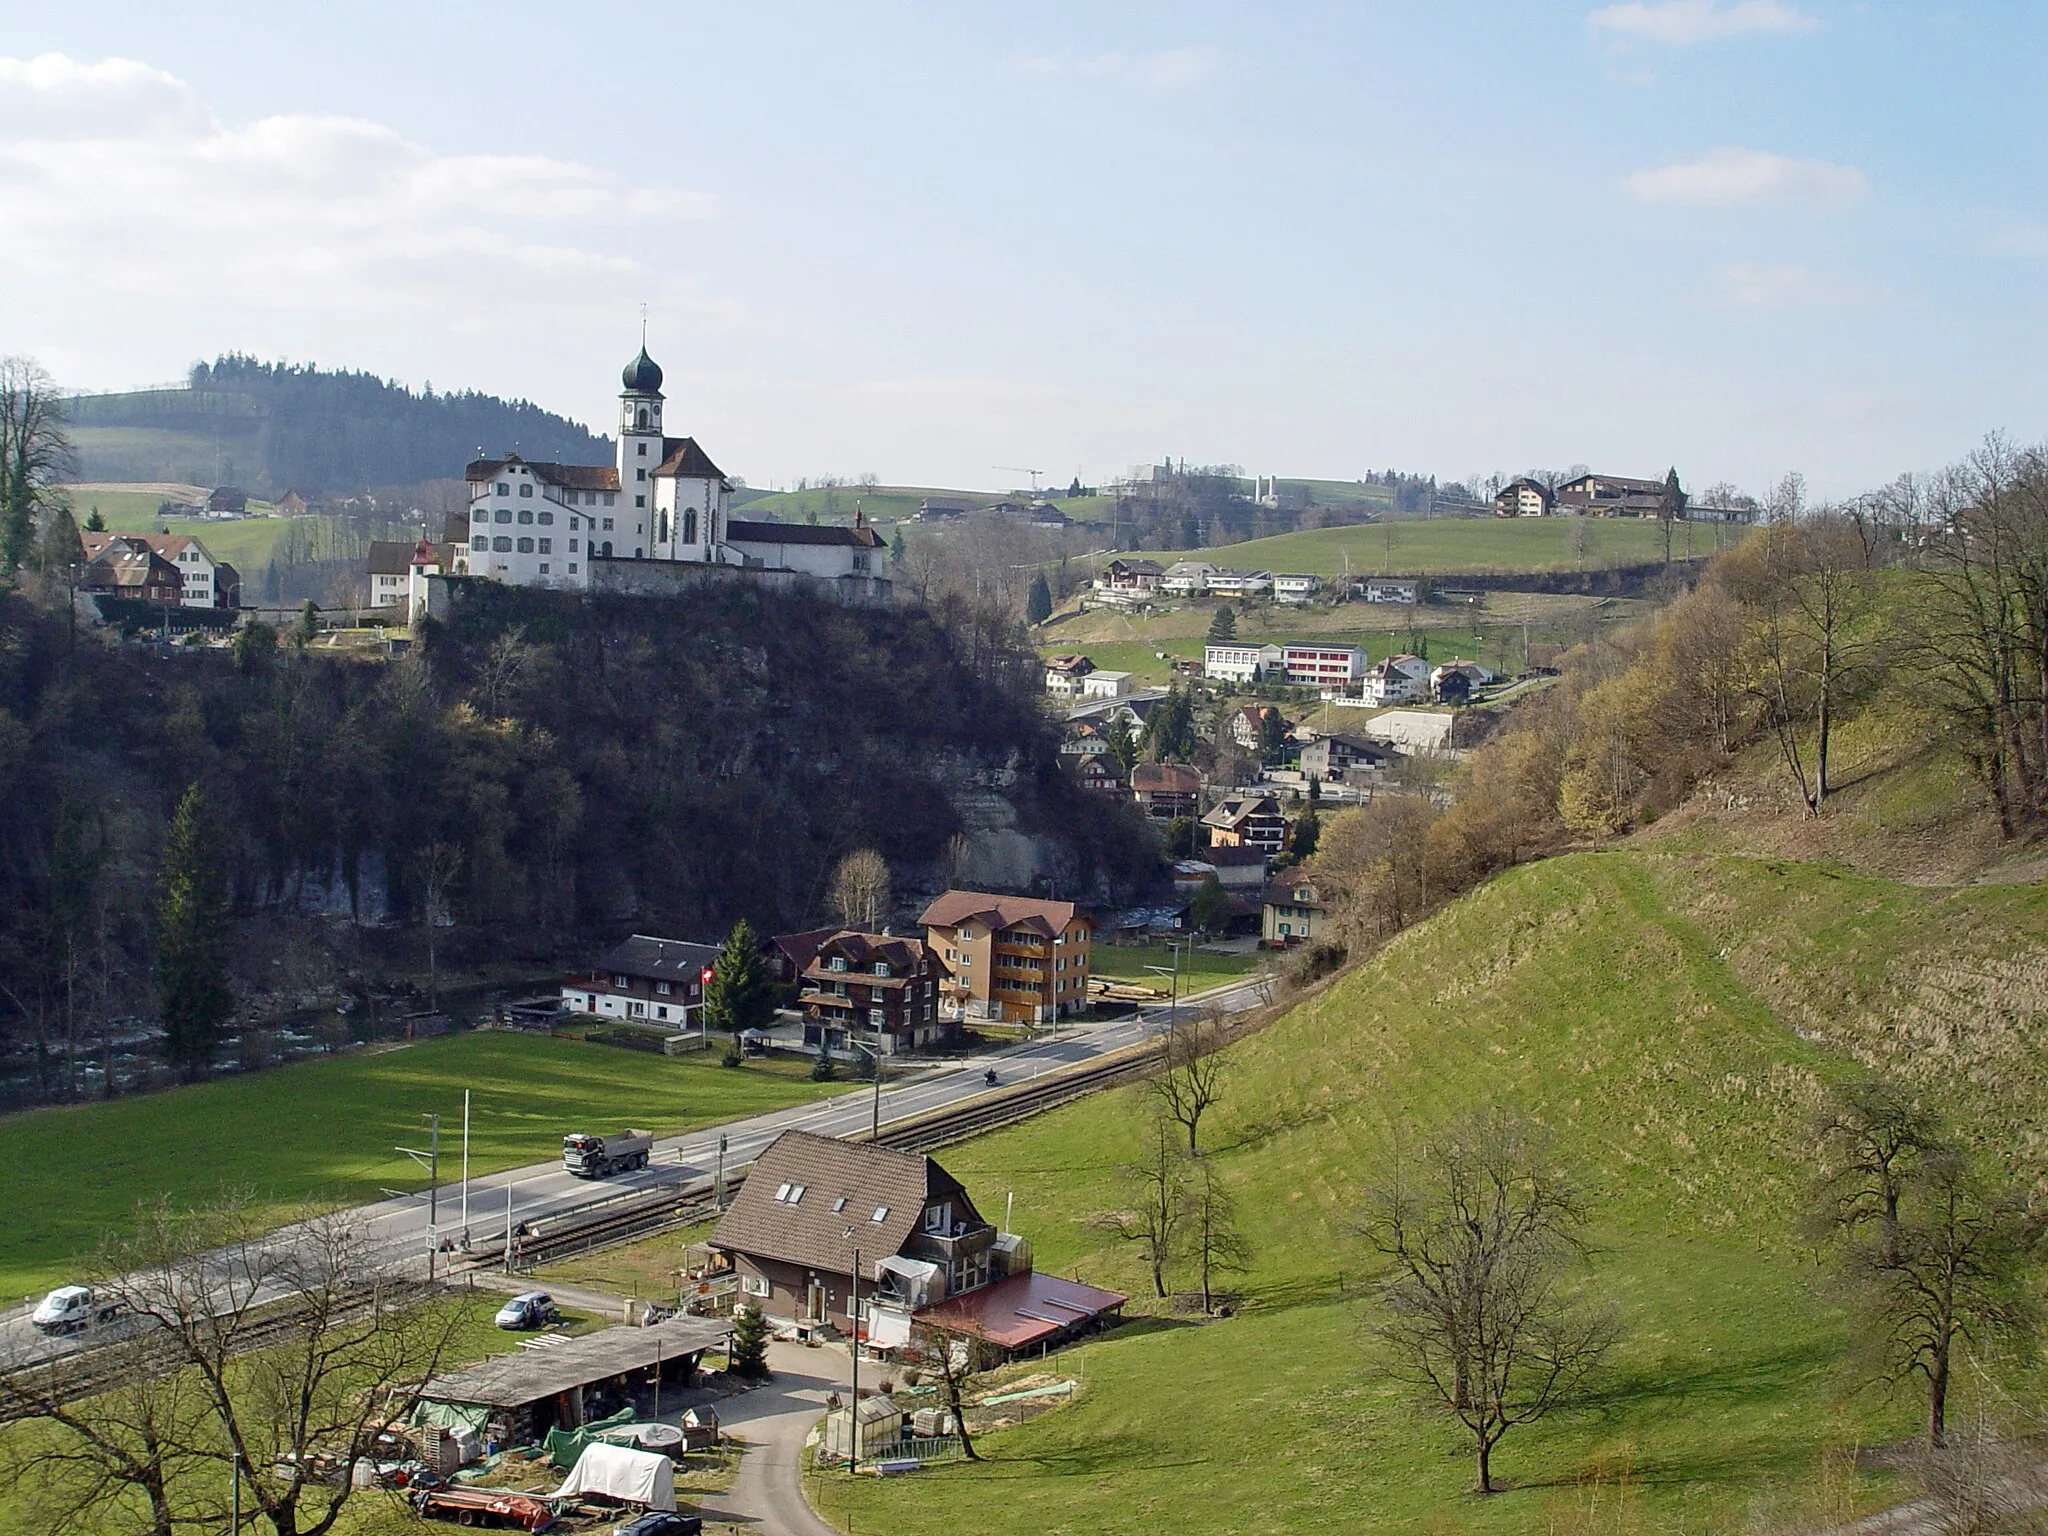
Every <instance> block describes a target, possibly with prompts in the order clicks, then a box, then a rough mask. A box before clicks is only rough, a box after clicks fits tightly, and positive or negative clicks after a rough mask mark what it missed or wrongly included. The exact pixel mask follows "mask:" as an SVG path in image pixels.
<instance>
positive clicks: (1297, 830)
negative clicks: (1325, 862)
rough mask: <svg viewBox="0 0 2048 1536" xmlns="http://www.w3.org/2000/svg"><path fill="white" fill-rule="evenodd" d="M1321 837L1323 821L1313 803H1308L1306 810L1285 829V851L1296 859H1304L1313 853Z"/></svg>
mask: <svg viewBox="0 0 2048 1536" xmlns="http://www.w3.org/2000/svg"><path fill="white" fill-rule="evenodd" d="M1322 837H1323V819H1322V818H1321V817H1320V816H1318V815H1317V814H1316V807H1315V802H1314V801H1310V802H1309V807H1308V809H1307V810H1305V811H1303V812H1302V813H1301V815H1300V816H1299V817H1298V818H1296V820H1295V822H1294V825H1293V826H1291V827H1289V828H1288V829H1287V851H1288V852H1289V853H1291V854H1293V855H1294V856H1295V858H1297V859H1306V858H1308V857H1310V856H1311V855H1313V854H1314V853H1315V851H1316V844H1317V843H1319V842H1321V841H1322Z"/></svg>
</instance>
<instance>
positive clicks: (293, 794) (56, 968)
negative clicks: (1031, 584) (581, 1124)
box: [0, 576, 1156, 1098]
mask: <svg viewBox="0 0 2048 1536" xmlns="http://www.w3.org/2000/svg"><path fill="white" fill-rule="evenodd" d="M1035 679H1036V673H1035V663H1034V661H1033V660H1032V658H1031V655H1030V653H1029V651H1028V650H1026V649H1025V648H1024V646H1023V644H1022V636H1021V632H1020V630H1019V627H1018V626H1017V624H1016V622H1015V620H1014V619H1013V618H1011V617H1009V616H1008V615H1007V614H1006V613H1004V612H1002V611H1000V610H999V609H996V608H994V607H988V608H984V609H979V610H977V609H975V608H973V607H972V606H971V605H969V604H966V603H963V602H961V601H959V600H957V599H949V600H945V601H941V602H939V603H937V604H935V605H934V606H933V608H932V609H931V610H929V611H927V610H922V609H919V610H911V609H903V610H896V611H890V612H865V611H853V610H848V609H842V608H837V607H831V606H825V605H817V604H812V603H808V602H806V601H804V600H802V599H801V598H798V597H792V596H787V595H782V594H776V593H771V592H766V591H761V590H758V589H755V588H752V587H744V586H734V587H731V588H725V589H718V590H715V591H706V592H704V593H701V594H699V595H696V596H693V597H690V598H687V599H681V600H676V601H672V602H661V603H654V602H647V601H641V600H632V599H616V600H611V601H605V600H602V599H600V600H594V601H592V600H584V599H581V598H578V597H574V596H569V595H564V594H553V593H544V592H538V591H525V590H522V589H515V588H500V587H496V586H491V585H487V584H482V583H479V584H477V587H476V589H475V590H474V591H473V593H472V595H471V598H470V600H469V601H468V602H467V603H466V604H464V605H463V606H461V607H460V608H459V609H458V610H457V612H456V614H455V616H454V617H453V618H452V619H451V620H450V621H449V622H448V623H447V624H445V625H440V624H436V623H434V622H433V621H427V622H425V623H423V624H422V626H421V633H420V634H419V637H418V642H417V644H416V646H415V648H414V649H412V650H411V651H409V652H407V653H404V654H401V655H399V656H396V657H394V658H392V659H390V660H388V661H360V660H347V659H342V658H338V657H330V656H323V655H320V654H318V653H316V652H314V651H312V650H310V649H307V648H306V647H305V646H304V645H303V644H302V643H300V640H299V637H298V636H296V635H293V634H285V635H278V634H276V633H275V632H273V631H272V630H270V629H268V628H266V627H263V626H250V627H248V628H245V629H244V631H242V633H241V636H240V637H239V638H238V641H237V643H236V645H235V646H234V648H233V650H232V651H229V650H226V649H220V648H206V647H182V646H169V647H158V646H154V645H150V644H147V643H136V642H112V641H110V640H108V639H107V638H106V637H105V636H104V635H103V634H100V633H94V632H90V631H83V630H80V629H79V628H77V627H76V626H74V625H73V624H72V623H71V622H70V621H69V619H68V618H67V615H66V613H65V611H64V609H63V607H62V605H61V603H60V602H58V601H55V600H49V601H45V600H41V599H39V598H38V596H37V594H36V578H34V577H30V576H25V584H24V587H23V588H22V589H21V590H19V591H17V592H15V593H13V594H9V595H7V596H6V597H4V598H0V805H4V807H5V815H4V820H0V825H4V830H0V838H4V840H5V858H4V859H0V977H4V978H6V982H5V986H4V988H0V1008H4V1017H0V1030H4V1032H5V1035H6V1037H7V1044H8V1046H9V1048H10V1051H11V1052H12V1053H13V1054H14V1055H15V1057H16V1059H17V1061H19V1060H20V1059H21V1058H22V1057H27V1058H28V1059H29V1060H30V1061H32V1062H33V1063H34V1067H33V1072H32V1074H31V1077H32V1080H33V1083H34V1088H33V1094H32V1096H40V1097H45V1098H54V1097H63V1096H66V1095H67V1094H70V1093H72V1092H73V1091H75V1090H76V1087H77V1083H78V1078H77V1076H76V1073H75V1071H74V1070H73V1067H74V1066H75V1063H76V1060H77V1058H78V1057H79V1055H80V1054H81V1053H82V1054H83V1055H84V1056H85V1057H86V1058H87V1060H90V1059H91V1058H92V1056H93V1054H94V1051H95V1049H96V1045H95V1042H99V1041H102V1040H103V1039H104V1038H105V1037H106V1036H107V1034H108V1033H109V1032H110V1031H114V1032H118V1031H119V1030H120V1029H122V1028H132V1024H124V1023H123V1022H122V1021H124V1020H126V1021H133V1020H147V1019H150V1018H153V1017H154V1016H155V1008H156V991H155V989H156V984H157V983H156V977H155V974H154V973H155V967H156V949H157V944H158V941H159V933H158V918H159V916H160V913H161V910H162V909H163V903H164V899H165V898H164V890H163V887H164V882H163V881H162V880H160V877H159V868H158V862H159V856H160V851H161V849H162V848H163V846H164V842H165V838H166V831H167V827H169V826H170V824H171V819H172V815H173V812H174V811H175V810H177V809H178V808H179V806H180V803H181V802H182V801H183V800H184V799H185V797H186V795H187V793H188V791H189V790H190V789H191V787H192V786H194V785H197V786H198V787H199V789H200V791H201V797H202V799H203V802H204V819H205V826H206V827H207V828H208V829H209V830H208V831H207V832H206V833H205V834H204V836H201V837H196V838H195V837H192V836H190V835H189V829H185V830H184V831H183V832H181V835H182V836H184V837H185V840H186V842H187V843H189V844H190V845H192V846H195V847H201V848H204V849H205V850H208V851H209V853H210V856H211V857H212V858H213V859H215V860H217V865H218V869H219V872H220V887H221V889H222V890H224V891H225V893H226V898H225V899H226V902H227V904H228V908H229V910H228V911H227V913H226V914H224V921H225V923H226V925H227V932H226V934H225V935H224V936H223V939H222V943H223V945H224V947H225V950H226V953H227V956H228V962H229V968H230V971H231V973H232V986H233V990H234V993H235V997H236V1002H237V1007H238V1013H239V1016H240V1017H242V1018H245V1019H256V1018H261V1017H263V1016H264V1015H265V1012H266V1010H267V1011H269V1012H271V1013H275V1012H277V1011H279V1010H283V1009H287V1008H289V1007H290V1006H293V1005H294V1000H296V999H302V998H305V997H311V996H321V995H328V996H331V995H333V994H334V993H335V992H336V991H337V990H349V989H351V988H354V989H357V990H360V989H362V988H364V987H374V986H377V985H380V984H386V985H388V984H389V983H390V982H391V981H392V980H393V979H394V978H396V977H411V978H416V977H419V976H420V975H421V974H422V973H425V972H427V971H428V970H429V967H430V966H431V965H439V966H441V967H443V968H447V967H451V966H454V967H467V968H469V970H470V972H471V974H472V975H475V974H492V975H501V976H502V975H515V976H516V975H521V974H524V975H526V976H528V977H535V978H545V977H547V976H548V975H550V974H551V973H552V974H559V973H560V972H561V971H563V970H566V969H569V968H571V967H572V966H573V965H575V964H580V963H583V962H584V961H585V960H586V959H587V957H588V956H589V955H590V954H591V953H593V952H595V950H596V948H598V947H601V946H603V945H605V944H608V943H609V942H612V941H614V940H616V939H617V938H619V937H621V936H623V935H624V934H625V933H627V932H630V931H642V932H656V933H666V934H673V935H675V936H677V937H687V938H694V939H714V940H715V939H716V938H717V937H719V936H720V935H722V934H723V933H724V932H725V931H726V930H727V929H728V928H729V927H730V926H731V925H732V923H733V922H734V921H735V920H736V919H738V918H740V917H745V918H747V919H748V920H749V921H750V922H751V923H752V924H753V925H754V927H755V928H756V930H757V931H759V932H762V933H780V932H786V931H789V930H790V929H792V928H799V927H806V926H811V925H813V924H815V923H816V922H819V921H823V920H825V912H826V906H827V897H828V890H827V887H828V884H829V879H830V872H831V869H832V867H833V865H834V863H835V861H837V860H838V859H839V858H840V857H841V856H843V855H844V854H846V853H847V852H848V851H850V850H852V849H857V848H873V849H876V850H878V851H879V852H880V853H881V854H882V856H883V857H884V858H885V859H887V860H888V861H889V862H890V863H891V864H892V865H893V866H895V868H896V870H897V872H898V890H899V892H902V893H905V894H906V895H912V896H914V895H915V893H917V892H918V891H920V890H921V889H924V888H926V887H929V886H932V885H935V884H939V883H943V881H944V880H945V878H946V860H947V858H948V851H949V845H951V846H953V847H955V848H957V846H958V845H956V844H955V843H954V840H955V838H956V837H957V836H959V835H961V834H962V833H963V832H964V833H966V834H967V835H968V836H969V837H970V839H971V836H972V833H973V831H974V827H973V826H971V825H968V824H967V823H964V822H963V818H962V811H961V806H962V805H963V804H969V803H973V802H975V801H977V800H979V801H980V802H982V804H983V805H984V807H985V803H986V800H987V798H988V797H989V796H990V795H995V796H998V797H1000V799H1001V801H1002V802H1003V803H1004V805H1005V806H1006V807H1007V811H1006V813H1005V814H1006V815H1010V816H1013V817H1014V822H1015V826H1016V828H1017V830H1019V831H1021V832H1023V833H1025V834H1026V835H1029V836H1033V837H1036V838H1038V839H1039V840H1040V844H1041V847H1042V848H1044V849H1045V850H1046V852H1045V854H1044V856H1043V857H1042V859H1041V867H1042V869H1043V870H1045V871H1047V873H1046V875H1045V877H1044V883H1046V884H1047V885H1048V887H1052V886H1057V888H1058V889H1057V893H1058V894H1061V895H1070V896H1071V895H1088V896H1096V897H1100V898H1103V899H1114V898H1118V897H1121V896H1123V895H1125V894H1127V893H1128V892H1130V891H1132V890H1133V889H1134V888H1135V887H1136V886H1137V885H1138V884H1140V883H1142V882H1143V881H1144V880H1146V879H1147V878H1149V877H1150V875H1151V873H1152V871H1153V869H1154V867H1155V865H1156V843H1155V842H1154V841H1153V840H1152V839H1151V838H1150V836H1149V834H1148V833H1147V832H1146V831H1145V830H1144V829H1143V827H1142V826H1141V825H1140V823H1139V822H1138V821H1137V819H1136V817H1135V814H1134V813H1132V812H1131V811H1130V810H1129V809H1128V808H1127V807H1125V806H1123V805H1122V804H1121V803H1119V804H1118V805H1115V806H1103V805H1101V804H1100V803H1099V801H1098V800H1095V799H1091V798H1090V797H1085V796H1083V795H1081V794H1080V793H1079V792H1078V791H1076V790H1074V789H1072V788H1070V787H1069V785H1068V783H1067V781H1066V780H1065V778H1064V777H1063V776H1062V775H1061V774H1059V772H1058V771H1057V769H1056V768H1055V766H1054V753H1053V750H1052V748H1053V742H1052V739H1051V736H1050V734H1049V732H1050V728H1049V726H1048V724H1047V722H1046V721H1045V719H1044V717H1043V716H1042V714H1041V713H1040V711H1039V710H1038V709H1037V707H1036V705H1035V701H1034V699H1033V684H1034V683H1035Z"/></svg>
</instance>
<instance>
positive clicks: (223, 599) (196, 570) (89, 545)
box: [78, 533, 242, 608]
mask: <svg viewBox="0 0 2048 1536" xmlns="http://www.w3.org/2000/svg"><path fill="white" fill-rule="evenodd" d="M78 539H79V543H80V545H81V546H82V547H83V548H84V550H85V559H86V563H87V564H88V565H90V564H91V563H92V562H93V561H95V560H97V559H99V557H100V556H101V555H103V554H105V553H106V552H107V551H108V550H110V549H112V548H114V547H115V546H116V545H122V546H125V547H127V548H129V549H133V550H143V551H147V552H148V553H151V554H154V555H157V556H159V557H160V558H161V559H163V560H164V561H165V562H166V563H167V564H169V565H170V567H171V569H172V572H173V574H174V575H175V576H176V578H177V585H178V593H177V596H175V597H174V598H171V599H170V601H172V602H175V603H177V604H178V605H179V606H180V607H182V608H239V607H240V606H241V603H242V578H241V576H240V575H239V574H238V573H237V572H236V570H235V568H234V567H233V566H231V565H229V564H228V563H227V562H226V561H225V560H216V559H214V558H213V556H212V555H211V554H209V553H208V552H207V548H206V546H205V545H204V544H202V543H200V542H199V541H198V540H197V539H195V538H192V537H191V536H190V535H188V534H182V533H82V534H80V535H79V536H78ZM158 585H161V583H160V581H159V582H158ZM152 591H153V592H154V588H152ZM123 595H124V596H136V595H139V594H136V593H124V594H123ZM149 601H150V602H153V603H155V602H163V601H165V599H164V598H162V597H160V596H155V595H152V596H151V597H150V598H149Z"/></svg>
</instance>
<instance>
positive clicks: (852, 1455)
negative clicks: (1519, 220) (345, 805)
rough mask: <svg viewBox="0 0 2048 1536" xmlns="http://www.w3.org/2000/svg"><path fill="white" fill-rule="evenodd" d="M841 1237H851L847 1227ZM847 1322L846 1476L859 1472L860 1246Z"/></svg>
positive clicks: (856, 1249) (855, 1249) (855, 1258)
mask: <svg viewBox="0 0 2048 1536" xmlns="http://www.w3.org/2000/svg"><path fill="white" fill-rule="evenodd" d="M841 1235H842V1236H843V1237H849V1238H850V1237H852V1236H853V1228H851V1227H848V1228H847V1229H846V1231H845V1232H844V1233H842V1234H841ZM846 1311H847V1321H849V1322H851V1323H852V1324H853V1340H852V1345H853V1347H852V1349H851V1350H850V1351H849V1353H850V1354H851V1355H852V1356H853V1396H852V1397H850V1398H848V1399H847V1403H846V1475H847V1476H848V1477H852V1476H853V1475H854V1474H855V1473H857V1472H858V1471H859V1470H860V1244H858V1243H855V1244H854V1245H853V1299H852V1300H851V1301H849V1302H848V1303H847V1304H846Z"/></svg>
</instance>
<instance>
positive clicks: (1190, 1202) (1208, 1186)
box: [1186, 1158, 1252, 1314]
mask: <svg viewBox="0 0 2048 1536" xmlns="http://www.w3.org/2000/svg"><path fill="white" fill-rule="evenodd" d="M1191 1185H1192V1187H1191V1188H1190V1189H1189V1191H1188V1198H1187V1217H1186V1225H1187V1249H1188V1254H1189V1257H1191V1258H1192V1259H1194V1261H1195V1266H1196V1269H1197V1271H1198V1272H1199V1274H1200V1276H1201V1282H1202V1311H1203V1312H1204V1313H1205V1314H1206V1313H1209V1312H1213V1311H1215V1310H1216V1287H1215V1281H1216V1279H1217V1277H1218V1276H1221V1275H1239V1274H1243V1273H1244V1272H1245V1271H1246V1270H1247V1269H1249V1268H1251V1262H1252V1246H1251V1244H1250V1243H1249V1242H1247V1241H1246V1240H1245V1235H1244V1232H1243V1229H1241V1228H1240V1227H1239V1226H1238V1224H1237V1202H1236V1201H1235V1200H1233V1199H1232V1198H1231V1195H1230V1191H1229V1190H1227V1189H1225V1188H1224V1187H1223V1181H1222V1177H1221V1175H1220V1174H1219V1173H1218V1172H1217V1169H1216V1164H1215V1163H1214V1161H1212V1160H1211V1159H1209V1158H1203V1159H1202V1160H1201V1161H1200V1162H1199V1163H1197V1164H1196V1165H1195V1172H1194V1177H1193V1179H1192V1181H1191Z"/></svg>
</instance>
